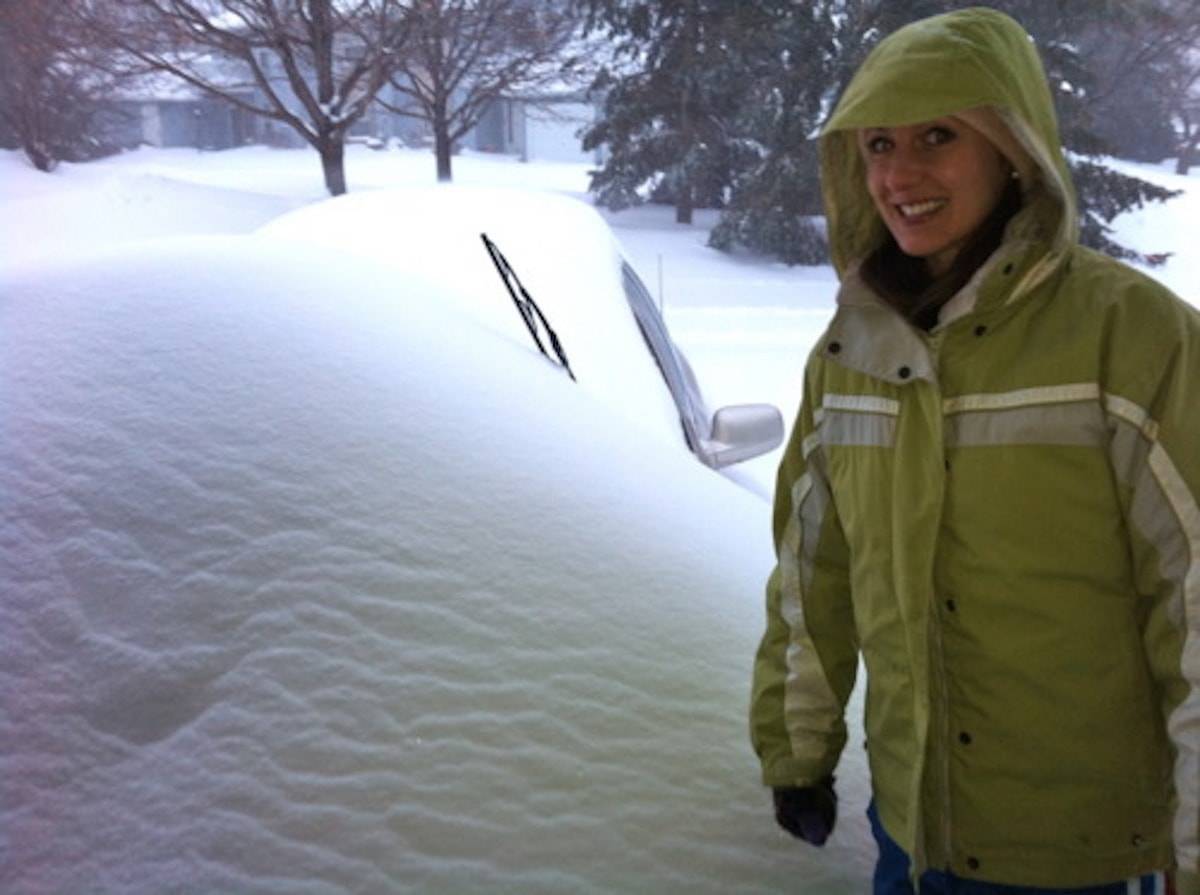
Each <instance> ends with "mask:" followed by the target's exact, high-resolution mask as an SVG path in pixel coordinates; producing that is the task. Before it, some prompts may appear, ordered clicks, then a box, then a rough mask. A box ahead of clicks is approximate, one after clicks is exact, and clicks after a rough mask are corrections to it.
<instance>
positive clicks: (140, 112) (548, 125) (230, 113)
mask: <svg viewBox="0 0 1200 895" xmlns="http://www.w3.org/2000/svg"><path fill="white" fill-rule="evenodd" d="M270 61H273V60H269V59H264V62H270ZM210 66H211V68H210V71H209V72H208V76H209V77H210V78H212V79H213V80H215V81H216V82H217V83H224V84H225V85H227V88H226V89H228V90H230V91H231V92H234V93H235V94H238V95H241V96H243V97H244V98H245V99H246V100H247V101H250V102H255V103H256V104H263V103H262V101H261V98H260V96H259V95H258V94H257V91H256V90H255V88H253V87H251V86H249V85H248V84H247V81H248V78H247V77H246V75H245V73H244V72H242V71H240V70H239V66H238V65H237V64H236V63H234V62H231V61H221V62H218V61H217V60H213V61H212V62H211V63H210ZM276 77H277V78H278V79H279V80H280V81H282V80H283V75H282V73H281V72H280V73H278V74H277V75H276ZM386 90H387V88H385V91H386ZM279 92H280V94H281V95H283V96H285V97H286V96H289V95H290V91H288V90H286V89H283V90H280V91H279ZM388 100H389V102H390V103H392V104H393V105H396V104H399V103H401V102H403V98H402V97H400V96H399V95H398V94H397V95H395V96H390V97H388ZM296 104H297V106H298V105H299V103H298V101H296ZM297 111H299V109H297ZM596 111H597V109H596V105H595V104H594V103H592V102H590V101H588V99H587V98H586V96H585V95H584V94H583V93H582V92H579V91H577V90H569V89H563V90H559V91H546V92H544V93H538V94H513V95H510V96H502V97H500V98H499V99H497V100H496V102H494V103H493V104H492V105H491V106H489V107H488V108H487V109H486V110H485V112H484V114H483V117H482V118H481V119H480V120H479V123H478V124H477V125H476V126H475V127H474V128H473V129H472V130H471V131H470V132H468V133H467V134H466V135H465V136H464V137H463V138H462V140H460V141H459V146H460V148H468V149H473V150H477V151H481V152H496V153H502V154H506V155H515V156H517V157H518V158H520V159H521V160H522V161H535V160H536V161H559V162H598V161H599V160H600V159H599V155H598V153H597V152H584V150H583V146H582V140H581V137H580V133H581V132H582V131H583V129H584V128H586V127H587V126H588V125H590V124H591V123H592V122H593V121H594V120H595V116H596ZM349 136H350V137H351V138H352V139H353V138H355V137H357V138H360V139H372V140H378V141H380V142H381V143H385V144H386V143H388V142H390V141H392V140H398V141H400V142H401V143H403V144H405V145H408V146H425V145H432V143H433V138H432V132H431V130H430V128H429V126H428V125H427V124H426V123H425V122H424V121H422V120H420V119H419V118H412V117H409V116H404V115H398V114H396V113H395V112H392V111H389V110H388V109H386V108H384V107H383V106H382V105H380V104H378V103H375V104H373V105H372V106H371V108H370V109H369V110H368V111H367V113H366V114H365V115H364V116H363V117H362V118H361V119H360V120H359V121H357V122H356V123H355V124H354V126H353V128H352V129H351V131H350V135H349ZM104 137H105V139H106V141H107V142H109V143H111V144H113V145H116V146H121V147H126V148H131V147H134V146H139V145H148V146H159V147H179V146H188V147H194V148H196V149H210V150H211V149H231V148H234V147H237V146H244V145H246V144H247V143H265V144H268V145H272V146H288V147H301V146H304V145H306V144H305V143H304V141H303V140H302V139H301V138H300V136H299V135H298V134H296V133H295V131H293V130H292V129H291V128H289V127H287V126H286V125H284V124H282V123H281V122H278V121H274V120H272V119H269V118H266V117H263V116H259V115H254V114H252V113H250V112H248V111H246V110H244V109H241V108H239V107H238V106H236V105H235V104H233V103H230V102H227V101H225V100H222V99H219V98H216V97H213V96H211V95H209V94H207V93H205V92H204V91H202V90H200V89H199V88H196V87H193V86H192V85H190V84H188V83H187V82H185V81H182V80H180V79H179V78H176V77H173V76H171V75H167V74H163V73H155V74H147V75H144V76H142V77H139V78H137V79H135V80H133V81H131V82H129V83H127V84H126V85H125V86H124V87H123V88H122V90H121V92H120V93H119V94H118V95H117V96H116V97H115V98H114V101H113V103H112V108H111V110H110V114H107V115H106V116H105V119H104Z"/></svg>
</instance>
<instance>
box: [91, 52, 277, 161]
mask: <svg viewBox="0 0 1200 895" xmlns="http://www.w3.org/2000/svg"><path fill="white" fill-rule="evenodd" d="M206 68H208V69H209V71H208V72H206V74H207V75H208V76H209V77H211V78H213V79H214V80H216V81H217V82H218V83H225V84H227V85H229V86H228V89H229V90H230V91H231V92H233V93H234V94H235V95H239V96H242V97H243V98H245V99H247V100H252V99H253V97H254V91H253V90H252V89H251V88H246V87H240V86H238V85H240V84H242V83H244V81H245V79H244V78H243V77H241V76H240V74H239V73H238V72H237V71H235V70H234V67H233V65H232V64H230V63H228V62H220V63H219V62H217V61H212V62H210V63H209V64H208V65H207V66H206ZM109 105H110V108H109V109H108V110H106V114H105V116H104V124H103V126H104V132H105V133H104V135H105V138H106V139H107V140H108V141H109V142H111V143H113V144H115V145H118V146H122V147H127V148H129V147H134V146H141V145H147V146H161V147H179V146H188V147H194V148H196V149H231V148H233V147H235V146H244V145H246V144H247V143H255V142H262V141H263V140H264V138H265V137H267V136H268V132H267V130H266V129H265V128H264V126H263V125H264V124H265V123H266V120H265V119H263V118H262V117H260V116H257V115H254V114H252V113H250V112H247V111H246V110H245V109H242V108H240V107H238V106H237V105H235V104H233V103H231V102H227V101H225V100H222V99H218V98H216V97H214V96H212V95H210V94H208V93H205V92H204V91H203V90H200V89H199V88H198V87H193V86H192V85H191V84H188V83H187V82H186V81H183V80H180V79H179V78H176V77H173V76H171V75H168V74H164V73H161V72H154V73H148V74H145V75H141V76H139V77H137V78H134V79H132V80H130V81H128V82H126V83H125V84H123V85H122V86H121V88H120V89H119V90H118V92H117V93H116V94H115V95H114V97H113V99H112V101H111V103H110V104H109Z"/></svg>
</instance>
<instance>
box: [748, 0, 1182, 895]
mask: <svg viewBox="0 0 1200 895" xmlns="http://www.w3.org/2000/svg"><path fill="white" fill-rule="evenodd" d="M821 152H822V186H823V190H824V195H825V204H826V211H827V218H828V221H829V236H830V248H831V250H832V255H833V259H834V263H835V266H836V267H837V270H838V274H839V277H840V279H841V286H840V291H839V295H838V311H837V314H836V316H835V317H834V319H833V321H832V323H831V324H830V326H829V329H828V331H827V332H826V334H825V336H824V337H823V338H822V339H821V340H820V341H819V342H818V344H817V346H816V348H815V349H814V351H813V353H812V355H811V357H810V359H809V363H808V366H807V369H806V383H805V391H804V398H803V403H802V406H801V409H800V415H799V418H798V419H797V421H796V425H795V428H794V430H793V435H792V440H791V443H790V445H789V447H788V448H787V450H786V452H785V455H784V460H783V463H782V465H781V467H780V473H779V479H778V482H779V485H778V489H777V492H776V496H775V502H776V504H775V525H776V528H775V534H776V550H777V556H778V563H777V566H776V570H775V572H774V573H773V575H772V576H771V578H770V582H769V584H768V611H767V629H766V634H765V635H764V637H763V639H762V642H761V645H760V648H759V652H758V659H757V663H756V668H755V681H754V701H753V707H752V717H751V724H752V732H753V739H754V743H755V747H756V749H757V751H758V754H759V757H760V759H761V760H762V765H763V781H764V782H765V783H766V784H767V785H768V786H770V787H771V788H772V789H773V797H774V804H775V812H776V818H777V820H778V821H779V823H780V824H781V825H782V826H784V827H785V828H786V829H788V830H789V831H790V832H792V833H793V834H794V835H796V836H797V837H799V838H801V839H803V840H806V841H808V842H810V843H812V844H815V845H820V844H822V843H824V842H825V839H826V837H827V835H828V834H829V832H830V831H831V829H832V826H833V821H834V816H835V811H836V804H837V803H836V799H835V798H834V795H833V787H834V779H833V776H832V775H833V772H834V770H835V768H836V765H837V761H838V757H839V754H840V752H841V750H842V747H843V744H844V743H845V741H846V736H847V734H846V726H845V719H844V714H845V708H846V702H847V697H848V694H849V693H850V692H851V690H852V687H853V683H854V679H855V674H856V671H857V669H858V667H859V659H860V656H861V659H862V664H863V665H864V666H865V668H866V671H867V675H868V679H869V686H868V689H867V701H866V707H865V709H866V713H865V724H864V727H865V729H866V733H867V744H868V760H869V763H870V768H871V787H872V795H873V802H872V807H871V810H870V812H869V814H870V818H871V822H872V829H873V831H874V833H875V837H876V840H877V842H878V844H879V852H880V858H879V862H878V864H877V869H876V873H875V886H876V888H875V892H876V893H877V895H880V893H887V895H904V893H912V892H913V891H914V889H913V883H912V882H911V880H917V879H919V884H918V885H919V891H920V892H921V893H923V895H924V893H942V892H948V891H954V892H960V893H963V895H983V893H987V895H997V893H1014V895H1015V893H1017V892H1020V893H1022V895H1032V893H1035V892H1039V893H1047V892H1054V893H1062V892H1066V891H1068V890H1069V891H1070V892H1072V893H1075V895H1085V893H1087V895H1101V893H1104V895H1109V893H1120V892H1126V891H1139V892H1149V891H1154V892H1159V891H1161V888H1158V887H1159V886H1161V885H1162V882H1163V881H1162V872H1163V871H1168V870H1172V871H1173V873H1174V875H1175V884H1176V886H1177V891H1178V892H1179V893H1181V895H1197V893H1200V876H1198V871H1200V866H1198V865H1200V781H1198V779H1197V774H1196V770H1195V769H1196V767H1197V762H1200V733H1198V731H1200V663H1198V662H1197V660H1196V659H1195V658H1194V657H1195V656H1196V655H1198V650H1200V611H1198V607H1200V574H1197V573H1198V571H1200V559H1198V557H1200V507H1198V504H1197V497H1196V495H1197V493H1198V492H1200V417H1198V416H1197V414H1196V412H1195V407H1196V403H1197V395H1196V393H1195V388H1196V385H1195V384H1196V383H1197V382H1200V315H1197V314H1196V312H1195V311H1194V310H1193V309H1191V308H1189V307H1187V306H1185V305H1184V304H1183V303H1182V302H1180V301H1179V300H1178V299H1177V298H1176V297H1175V296H1173V295H1171V294H1170V293H1169V292H1168V291H1167V290H1165V289H1163V288H1162V287H1161V286H1159V285H1157V284H1155V283H1153V282H1151V281H1150V280H1148V279H1147V278H1145V277H1143V276H1141V275H1140V274H1138V273H1136V272H1135V271H1133V270H1131V269H1130V268H1128V267H1125V266H1124V265H1121V264H1119V263H1117V262H1115V261H1112V260H1111V259H1108V258H1104V257H1101V256H1099V255H1097V254H1095V253H1093V252H1090V251H1088V250H1086V249H1083V248H1081V247H1080V246H1079V245H1078V244H1077V239H1076V235H1077V234H1076V229H1077V224H1076V221H1077V215H1076V209H1075V202H1074V193H1073V190H1072V187H1071V183H1070V179H1069V175H1068V172H1067V166H1066V163H1065V160H1064V156H1063V151H1062V148H1061V146H1060V144H1059V137H1058V128H1057V123H1056V122H1055V119H1054V111H1053V103H1052V100H1051V95H1050V91H1049V88H1048V86H1047V84H1046V80H1045V76H1044V74H1043V71H1042V68H1041V64H1040V61H1039V59H1038V57H1037V52H1036V49H1035V47H1034V44H1033V42H1032V41H1031V40H1030V38H1029V36H1028V35H1027V34H1026V33H1025V31H1024V30H1023V29H1022V28H1021V26H1020V25H1018V24H1017V23H1016V22H1015V21H1013V20H1012V19H1010V18H1008V17H1007V16H1005V15H1003V14H1001V13H998V12H996V11H995V10H990V9H983V8H975V9H968V10H962V11H959V12H956V13H950V14H947V15H944V16H937V17H934V18H930V19H926V20H923V21H920V22H917V23H914V24H912V25H910V26H908V27H906V28H903V29H901V30H900V31H898V32H896V33H895V34H893V35H891V36H890V37H888V38H887V39H886V40H884V41H883V42H882V43H880V44H879V46H878V47H876V49H875V50H874V51H873V52H872V53H871V55H870V56H869V57H868V58H867V60H866V61H865V62H864V63H863V66H862V68H861V69H860V70H859V71H858V73H857V74H856V75H855V77H854V79H853V81H852V82H851V83H850V85H849V86H848V87H847V89H846V92H845V93H844V95H843V96H842V98H841V99H840V101H839V103H838V107H837V109H836V110H835V111H834V113H833V115H832V116H831V118H830V121H829V123H828V125H827V127H826V131H825V133H824V135H823V137H822V143H821ZM833 841H836V837H835V840H833Z"/></svg>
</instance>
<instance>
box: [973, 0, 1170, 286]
mask: <svg viewBox="0 0 1200 895" xmlns="http://www.w3.org/2000/svg"><path fill="white" fill-rule="evenodd" d="M959 5H970V4H969V3H961V4H959ZM993 5H994V6H995V7H996V8H998V9H1002V10H1003V11H1004V12H1007V13H1009V14H1010V15H1012V16H1014V17H1015V18H1016V19H1017V20H1018V21H1020V22H1021V23H1022V24H1023V25H1024V26H1025V28H1026V30H1027V31H1029V33H1030V35H1032V37H1033V39H1034V41H1035V42H1036V44H1037V46H1038V51H1039V52H1040V53H1041V56H1042V64H1043V65H1044V66H1045V68H1046V77H1047V80H1048V81H1049V83H1050V86H1051V89H1052V91H1053V94H1054V101H1055V106H1056V109H1057V112H1058V119H1059V126H1060V130H1061V134H1062V140H1063V145H1064V146H1065V147H1066V148H1067V150H1068V156H1067V163H1068V165H1069V166H1070V169H1071V177H1072V180H1073V181H1074V183H1075V191H1076V193H1077V195H1078V202H1079V239H1080V242H1082V243H1083V244H1084V245H1085V246H1089V247H1091V248H1094V249H1098V250H1100V251H1102V252H1104V253H1106V254H1108V255H1111V256H1112V257H1114V258H1122V259H1124V260H1128V261H1138V262H1141V263H1144V264H1149V265H1152V266H1153V265H1158V264H1162V263H1163V262H1164V261H1165V260H1166V259H1167V258H1168V257H1169V255H1164V254H1154V253H1142V252H1137V251H1135V250H1133V249H1131V248H1129V247H1127V246H1123V245H1120V244H1119V243H1117V242H1115V241H1114V240H1113V239H1112V237H1111V233H1112V227H1111V226H1110V224H1111V223H1112V221H1113V219H1114V218H1115V217H1116V216H1117V215H1119V214H1121V213H1123V212H1126V211H1130V210H1132V209H1136V208H1141V207H1142V206H1143V205H1145V204H1146V203H1147V202H1163V201H1166V200H1167V199H1170V198H1171V197H1173V196H1177V195H1178V191H1172V190H1167V189H1164V188H1162V187H1160V186H1157V185H1156V184H1153V183H1150V182H1148V181H1146V180H1142V179H1141V178H1139V177H1131V176H1129V175H1127V174H1122V173H1121V172H1119V171H1117V170H1115V169H1113V168H1111V167H1109V166H1108V165H1106V164H1105V163H1104V160H1103V158H1102V156H1104V155H1106V154H1110V153H1111V147H1110V146H1109V144H1108V143H1107V142H1106V141H1105V139H1104V138H1103V137H1102V136H1101V133H1100V130H1099V128H1098V121H1099V120H1101V119H1102V118H1104V117H1106V115H1109V114H1111V112H1112V108H1111V107H1109V108H1108V109H1106V108H1105V106H1104V104H1103V99H1104V97H1105V96H1106V94H1105V92H1104V91H1102V90H1101V88H1100V84H1101V72H1102V71H1103V69H1102V67H1101V63H1102V58H1101V54H1100V53H1098V52H1097V51H1095V50H1094V49H1093V52H1090V53H1089V52H1087V51H1086V50H1085V49H1084V48H1085V47H1087V46H1088V44H1089V41H1088V38H1089V37H1090V38H1091V42H1090V43H1091V45H1092V47H1093V48H1094V47H1095V46H1096V44H1097V43H1099V42H1100V41H1103V40H1105V39H1106V38H1105V37H1104V36H1105V35H1108V37H1107V39H1108V40H1109V41H1111V40H1112V37H1111V35H1113V34H1129V33H1131V32H1133V31H1134V30H1136V29H1138V28H1139V27H1140V26H1141V25H1142V24H1143V23H1144V22H1146V21H1147V20H1148V19H1149V18H1150V17H1153V16H1155V15H1157V14H1158V12H1159V11H1161V3H1158V4H1157V6H1158V8H1157V9H1156V8H1155V7H1156V2H1155V0H1135V2H1129V0H1089V2H1086V3H1084V2H1081V0H1053V2H1046V0H1004V2H997V3H994V4H993ZM1149 61H1150V58H1147V60H1146V62H1149ZM1133 63H1134V59H1132V58H1130V59H1127V60H1126V64H1127V66H1132V65H1133ZM1122 126H1124V127H1132V125H1130V124H1123V125H1122Z"/></svg>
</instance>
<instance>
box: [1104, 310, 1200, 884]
mask: <svg viewBox="0 0 1200 895" xmlns="http://www.w3.org/2000/svg"><path fill="white" fill-rule="evenodd" d="M1151 324H1152V325H1151V326H1150V327H1148V329H1150V333H1149V335H1150V336H1151V337H1152V338H1153V341H1152V342H1151V343H1150V344H1151V345H1152V346H1154V347H1155V348H1156V349H1157V350H1155V351H1153V352H1151V351H1147V350H1142V351H1141V352H1140V355H1141V356H1140V357H1137V358H1129V359H1128V360H1127V363H1129V364H1130V366H1129V367H1127V368H1126V370H1125V371H1124V374H1123V375H1122V376H1120V377H1119V378H1116V380H1115V381H1116V382H1117V383H1121V384H1114V383H1113V382H1110V383H1108V384H1107V385H1106V391H1105V398H1104V399H1105V405H1106V411H1107V414H1108V418H1109V426H1110V429H1111V431H1112V441H1111V445H1112V447H1111V450H1112V455H1113V467H1114V471H1115V477H1116V479H1117V482H1118V484H1119V486H1120V488H1121V492H1122V495H1123V501H1122V502H1123V508H1124V512H1125V516H1126V521H1127V528H1128V530H1129V537H1130V549H1131V555H1132V559H1133V564H1134V574H1135V579H1136V586H1137V590H1138V592H1139V593H1140V594H1141V595H1142V597H1143V599H1144V600H1145V603H1144V605H1145V607H1146V608H1145V610H1144V616H1143V619H1144V620H1143V628H1142V631H1143V639H1144V643H1145V649H1146V657H1147V661H1148V663H1149V667H1150V671H1151V673H1152V675H1153V677H1154V680H1155V683H1156V689H1157V691H1158V694H1159V696H1160V698H1161V703H1162V714H1163V719H1164V721H1165V724H1166V734H1167V737H1168V738H1169V741H1170V745H1171V749H1172V752H1173V759H1174V764H1173V784H1174V794H1175V797H1176V804H1177V814H1176V818H1175V824H1174V833H1173V838H1174V849H1175V861H1176V865H1177V891H1178V892H1179V895H1200V508H1198V501H1200V314H1197V313H1196V312H1195V311H1193V310H1192V309H1190V308H1187V307H1185V306H1184V305H1183V304H1182V302H1177V303H1175V304H1173V305H1171V306H1170V313H1168V314H1164V315H1157V316H1156V317H1155V318H1152V321H1151ZM1144 344H1146V343H1143V345H1144ZM1134 360H1137V361H1139V362H1140V363H1138V364H1137V365H1136V366H1135V365H1134Z"/></svg>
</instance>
